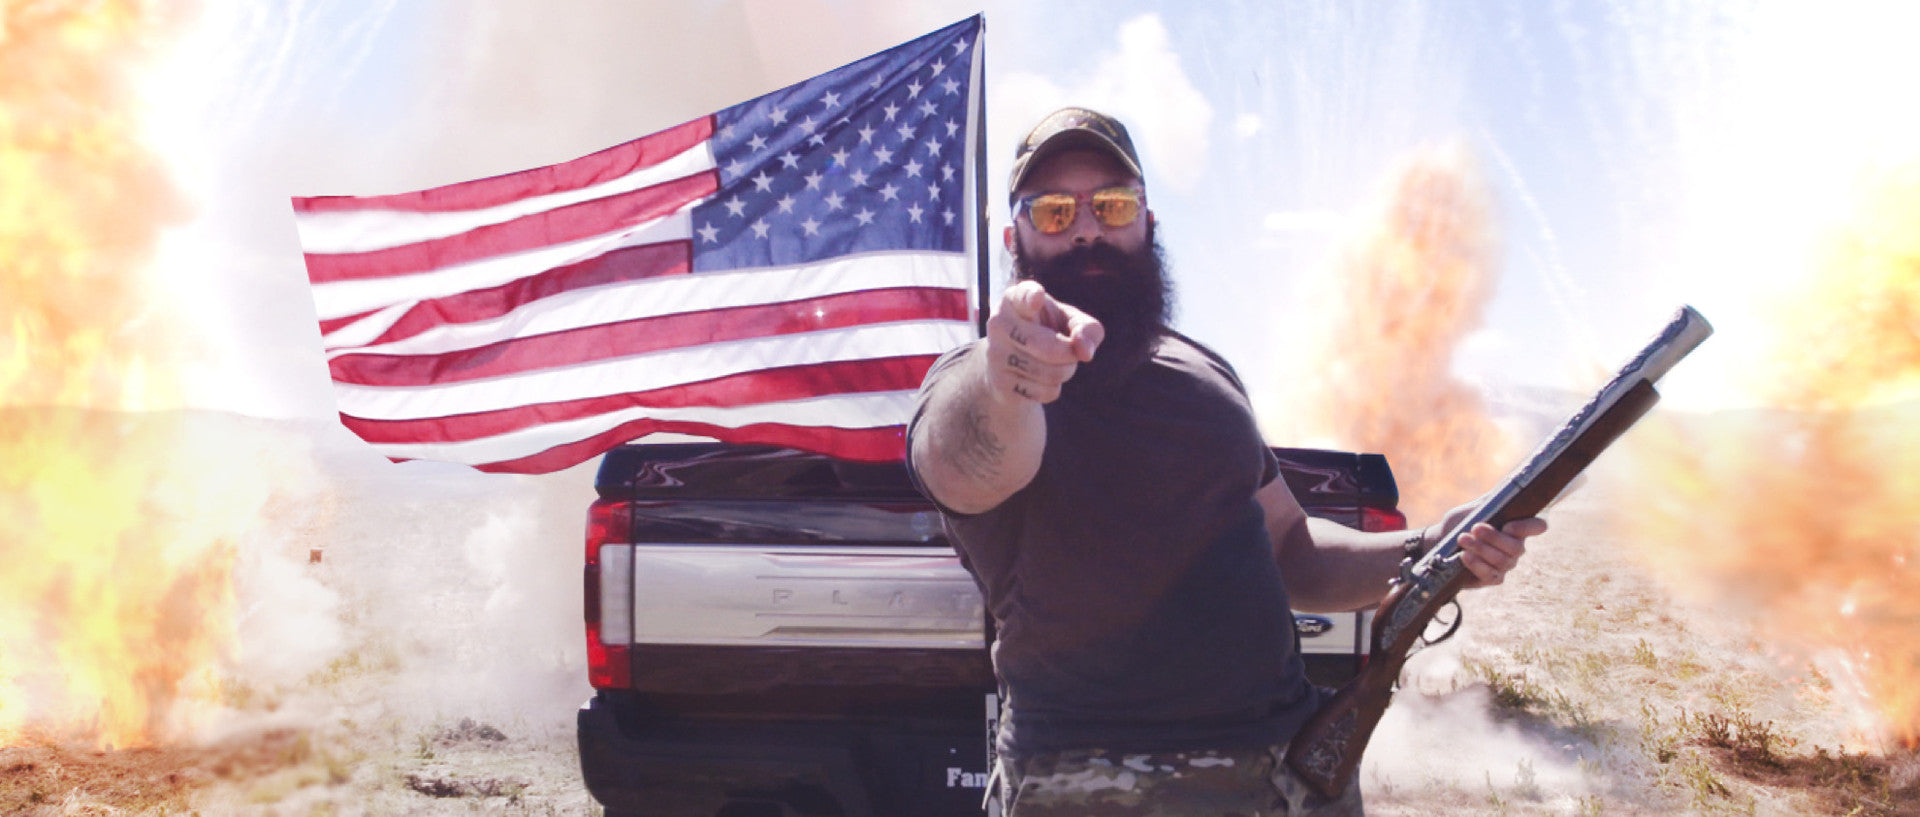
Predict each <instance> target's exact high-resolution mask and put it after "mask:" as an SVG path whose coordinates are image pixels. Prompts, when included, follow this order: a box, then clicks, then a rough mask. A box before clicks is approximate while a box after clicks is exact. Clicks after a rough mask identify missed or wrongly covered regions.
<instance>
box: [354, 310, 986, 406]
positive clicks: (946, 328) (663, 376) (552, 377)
mask: <svg viewBox="0 0 1920 817" xmlns="http://www.w3.org/2000/svg"><path fill="white" fill-rule="evenodd" d="M969 329H970V326H969V324H967V323H966V322H964V321H947V320H942V321H903V322H900V323H885V324H875V325H867V326H855V327H850V328H845V329H830V330H825V331H820V332H808V333H805V334H799V335H775V336H772V337H767V338H755V339H750V340H740V341H728V342H724V343H708V344H702V345H699V346H689V347H683V348H678V349H668V350H664V351H659V352H650V353H647V354H643V355H635V356H632V357H626V358H614V359H611V360H596V361H592V362H589V363H580V364H574V365H571V366H564V367H557V368H553V369H543V370H539V371H533V372H528V373H526V374H520V375H513V376H508V377H497V378H492V379H488V380H475V381H471V382H466V383H454V384H449V385H441V386H361V385H354V384H349V383H335V384H334V394H335V396H336V397H337V398H338V400H339V406H340V411H341V413H343V414H348V415H351V416H354V417H360V418H364V419H368V420H412V419H417V418H422V417H446V416H451V415H455V414H468V413H472V412H481V411H497V410H501V409H511V408H520V407H523V406H530V405H534V404H538V403H552V402H560V401H564V400H579V399H583V398H588V397H603V396H606V395H609V394H626V393H628V392H638V391H647V390H650V389H658V388H665V387H668V386H675V385H679V384H682V383H692V382H698V381H703V380H711V379H713V378H717V377H725V376H728V375H734V374H740V373H743V372H751V371H758V370H761V369H771V368H777V367H782V366H803V365H807V364H813V363H826V362H832V361H844V360H866V359H870V358H879V357H897V356H901V355H931V354H940V353H942V352H945V351H947V350H949V349H952V348H954V347H955V346H959V345H960V344H962V343H965V342H967V341H968V340H971V339H972V333H971V332H970V331H969Z"/></svg>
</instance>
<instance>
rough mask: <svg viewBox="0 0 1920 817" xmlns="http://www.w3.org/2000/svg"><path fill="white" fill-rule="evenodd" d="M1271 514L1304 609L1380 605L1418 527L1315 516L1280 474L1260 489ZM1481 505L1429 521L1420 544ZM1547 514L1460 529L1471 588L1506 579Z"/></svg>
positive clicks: (1278, 557)
mask: <svg viewBox="0 0 1920 817" xmlns="http://www.w3.org/2000/svg"><path fill="white" fill-rule="evenodd" d="M1255 497H1256V499H1258V500H1259V502H1260V508H1261V510H1262V511H1263V512H1264V513H1265V514H1266V519H1267V535H1268V536H1269V537H1271V538H1272V541H1273V558H1274V561H1275V562H1276V563H1277V564H1279V565H1280V576H1281V579H1282V580H1283V581H1284V582H1286V585H1287V595H1288V596H1289V598H1290V599H1291V601H1292V603H1293V606H1294V607H1295V608H1296V609H1300V610H1307V611H1319V612H1333V611H1346V610H1358V609H1361V608H1365V607H1371V606H1373V605H1376V604H1379V603H1380V599H1381V598H1383V597H1384V596H1386V594H1387V583H1388V582H1389V581H1390V580H1392V579H1393V578H1394V577H1396V576H1398V575H1399V574H1400V560H1401V559H1404V558H1406V556H1407V541H1408V539H1409V538H1411V537H1412V536H1414V535H1415V531H1411V530H1404V531H1384V532H1379V533H1365V532H1362V531H1357V530H1354V529H1352V528H1349V527H1347V526H1345V525H1340V524H1337V523H1334V522H1328V521H1326V520H1324V519H1313V518H1310V517H1308V516H1307V514H1306V511H1304V510H1302V509H1301V508H1300V503H1299V502H1298V501H1297V500H1295V499H1294V498H1293V492H1292V491H1289V490H1287V484H1286V480H1284V479H1275V480H1273V481H1272V482H1269V483H1267V485H1266V487H1264V488H1261V489H1260V492H1259V493H1258V494H1256V495H1255ZM1473 508H1474V505H1473V504H1467V505H1462V506H1460V507H1458V508H1455V509H1453V510H1452V511H1449V512H1448V513H1447V515H1446V517H1445V518H1443V519H1442V520H1441V521H1440V522H1439V523H1436V524H1433V525H1429V526H1427V527H1425V528H1421V529H1420V530H1419V531H1418V534H1419V535H1420V537H1421V540H1420V548H1421V549H1422V550H1426V549H1430V548H1432V547H1433V546H1434V545H1436V544H1438V542H1437V541H1435V537H1438V536H1441V535H1443V534H1444V533H1445V532H1446V531H1447V530H1450V529H1451V528H1452V527H1453V525H1454V524H1455V523H1456V522H1458V521H1459V520H1460V519H1461V518H1463V517H1464V516H1465V515H1466V514H1468V513H1471V512H1472V510H1473ZM1546 530H1547V523H1546V521H1545V520H1542V519H1537V518H1530V519H1517V520H1514V521H1512V522H1508V523H1507V524H1506V525H1504V526H1502V527H1501V528H1499V529H1495V528H1494V527H1493V526H1492V525H1487V524H1481V525H1476V526H1474V528H1473V530H1471V531H1468V532H1466V533H1464V534H1462V535H1461V536H1460V550H1461V557H1460V559H1461V562H1462V563H1463V564H1465V565H1466V567H1467V570H1468V572H1470V573H1472V574H1473V577H1474V578H1473V580H1472V581H1471V582H1469V583H1468V585H1467V586H1468V587H1487V586H1490V585H1496V584H1499V583H1501V582H1503V581H1505V580H1506V575H1507V573H1508V572H1510V571H1512V570H1513V567H1514V565H1515V564H1517V563H1518V562H1519V560H1520V557H1521V556H1523V555H1525V553H1526V551H1527V543H1526V540H1527V539H1528V538H1531V537H1534V536H1538V535H1540V534H1542V533H1545V532H1546Z"/></svg>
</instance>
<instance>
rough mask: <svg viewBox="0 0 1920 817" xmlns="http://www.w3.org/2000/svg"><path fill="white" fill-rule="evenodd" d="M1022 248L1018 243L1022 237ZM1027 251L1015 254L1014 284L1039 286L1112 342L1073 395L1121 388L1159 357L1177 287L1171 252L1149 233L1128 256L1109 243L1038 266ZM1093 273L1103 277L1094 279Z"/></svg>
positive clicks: (1079, 375)
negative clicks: (1092, 323)
mask: <svg viewBox="0 0 1920 817" xmlns="http://www.w3.org/2000/svg"><path fill="white" fill-rule="evenodd" d="M1016 243H1017V237H1016ZM1024 249H1025V248H1024V247H1016V249H1015V253H1014V278H1015V279H1016V280H1034V281H1038V282H1040V285H1041V286H1043V287H1046V290H1047V294H1049V295H1052V296H1053V297H1055V298H1058V299H1060V300H1062V301H1065V302H1066V303H1069V304H1072V305H1074V306H1076V307H1079V308H1080V309H1081V310H1083V311H1085V312H1086V313H1087V314H1089V315H1092V316H1093V317H1095V318H1097V319H1099V321H1100V323H1101V325H1102V326H1103V327H1104V328H1105V329H1106V332H1107V335H1106V339H1105V340H1103V341H1101V343H1100V349H1099V350H1098V351H1097V352H1095V353H1094V356H1093V360H1091V361H1089V362H1087V363H1083V364H1080V369H1079V371H1077V372H1076V373H1075V374H1074V377H1073V379H1072V380H1069V381H1067V388H1068V390H1069V391H1071V390H1075V389H1076V384H1079V385H1080V386H1082V387H1101V386H1111V385H1115V384H1118V383H1119V382H1120V381H1122V380H1124V379H1125V378H1126V376H1127V375H1129V374H1131V373H1132V372H1133V371H1134V370H1135V369H1137V368H1139V367H1140V364H1142V363H1145V362H1146V361H1147V358H1149V357H1151V356H1152V355H1153V351H1154V349H1155V348H1156V347H1157V346H1158V344H1159V341H1160V337H1161V335H1163V334H1165V333H1166V332H1167V330H1168V326H1167V324H1168V321H1169V319H1170V318H1171V317H1172V314H1173V281H1172V280H1171V279H1170V278H1168V276H1167V264H1166V252H1165V250H1164V249H1162V248H1161V246H1160V240H1159V238H1158V237H1157V236H1155V235H1154V234H1153V228H1152V227H1151V226H1149V227H1148V228H1147V243H1146V244H1145V245H1144V246H1142V247H1141V248H1140V249H1138V250H1135V251H1133V252H1126V251H1124V250H1121V249H1119V248H1118V247H1115V246H1113V245H1112V244H1108V243H1106V242H1104V241H1096V242H1094V243H1092V244H1088V245H1084V246H1080V247H1075V248H1073V249H1072V250H1069V251H1067V252H1066V253H1063V254H1061V255H1059V256H1056V257H1054V258H1051V259H1048V260H1046V261H1043V262H1040V263H1038V264H1029V263H1026V262H1025V261H1024V260H1023V259H1025V258H1027V257H1028V256H1027V254H1026V253H1025V252H1024V251H1023V250H1024ZM1088 267H1099V268H1100V270H1101V272H1102V274H1100V275H1088V274H1087V268H1088Z"/></svg>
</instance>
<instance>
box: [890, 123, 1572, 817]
mask: <svg viewBox="0 0 1920 817" xmlns="http://www.w3.org/2000/svg"><path fill="white" fill-rule="evenodd" d="M1008 188H1009V190H1010V192H1011V198H1012V204H1013V211H1014V223H1013V226H1011V227H1009V228H1008V229H1007V232H1006V235H1005V241H1006V244H1007V247H1008V249H1009V250H1010V251H1011V252H1012V256H1013V262H1014V271H1015V277H1016V279H1017V281H1016V282H1015V283H1014V284H1012V285H1011V286H1009V287H1008V288H1007V289H1006V292H1005V294H1004V295H1003V296H1002V298H1001V300H1000V307H999V309H998V310H997V311H996V313H995V314H994V315H993V317H992V319H991V320H989V321H988V323H987V336H986V337H984V338H982V339H980V340H977V341H974V342H973V343H970V344H968V345H966V346H963V347H961V348H959V349H956V350H954V351H952V352H950V353H948V354H947V355H945V356H944V357H942V358H941V359H940V361H939V362H938V363H936V364H935V365H934V367H933V368H932V369H931V370H930V371H929V372H928V374H927V378H926V381H925V383H924V384H923V385H922V386H921V390H920V395H919V405H918V408H917V411H916V412H915V414H914V418H913V421H912V422H911V424H910V425H909V427H908V449H909V452H908V466H909V470H910V472H911V473H912V474H913V475H914V478H915V479H916V480H917V481H918V482H919V484H920V487H921V489H922V490H923V491H924V492H925V493H926V494H927V495H928V496H929V497H931V498H932V499H933V500H934V501H935V502H936V503H937V504H938V505H939V506H940V508H941V511H942V513H943V516H944V519H945V522H946V525H947V531H948V534H949V538H950V539H951V540H952V541H953V543H954V545H955V547H956V549H957V550H958V551H959V553H960V555H961V557H962V560H963V562H964V563H965V564H966V566H967V569H968V570H969V571H971V572H972V573H973V575H974V577H975V579H976V580H978V581H979V583H980V586H981V589H982V591H983V593H984V595H985V596H986V599H987V606H988V610H989V611H990V612H991V613H992V615H993V617H994V621H995V623H996V625H997V637H996V640H995V642H994V645H993V663H994V671H995V673H996V675H997V676H998V678H999V683H1000V686H1001V690H1002V693H1003V694H1002V701H1003V711H1002V715H1001V720H1000V732H999V735H998V738H997V747H998V749H999V756H1000V758H1001V762H1000V764H999V766H998V768H996V769H995V775H996V777H997V779H998V788H999V793H1000V797H1001V802H1002V804H1003V806H1004V810H1005V813H1006V814H1008V815H1013V816H1014V817H1041V815H1051V814H1073V815H1086V814H1102V815H1105V814H1180V815H1197V814H1237V815H1253V814H1261V815H1273V814H1287V815H1307V814H1312V815H1322V814H1326V815H1353V814H1360V813H1361V804H1360V794H1359V791H1358V785H1357V783H1356V784H1355V785H1354V786H1351V787H1349V790H1348V791H1347V792H1345V793H1344V794H1343V795H1342V796H1341V797H1338V798H1335V799H1333V800H1331V801H1329V800H1326V799H1324V798H1321V797H1319V796H1318V795H1315V794H1314V793H1312V792H1311V791H1310V790H1309V789H1308V788H1307V787H1306V786H1305V785H1304V784H1303V783H1301V782H1300V781H1299V780H1298V779H1296V778H1294V777H1293V776H1292V775H1291V773H1290V772H1289V771H1288V770H1287V768H1286V766H1285V765H1284V764H1283V763H1282V762H1281V758H1282V757H1284V755H1285V751H1286V746H1287V742H1288V741H1289V740H1291V739H1292V737H1293V735H1294V733H1295V732H1296V731H1297V730H1298V729H1299V728H1300V726H1301V725H1302V724H1303V723H1304V722H1305V721H1306V720H1307V718H1308V717H1309V716H1310V715H1311V714H1312V713H1313V712H1314V711H1315V709H1316V708H1317V707H1318V706H1319V705H1320V703H1321V696H1322V693H1321V691H1320V690H1318V689H1316V688H1315V687H1314V686H1313V685H1312V684H1310V683H1308V682H1307V679H1306V674H1305V667H1304V664H1303V662H1302V661H1301V658H1300V656H1299V653H1298V648H1297V642H1296V640H1295V637H1294V634H1293V629H1292V628H1293V618H1292V615H1291V613H1290V609H1292V608H1296V607H1297V608H1299V609H1305V610H1355V609H1360V608H1362V607H1366V606H1370V605H1375V604H1378V603H1379V601H1380V599H1381V597H1382V596H1383V595H1384V593H1385V591H1386V589H1387V584H1388V579H1390V578H1391V577H1393V576H1395V575H1397V571H1398V566H1399V563H1400V560H1401V559H1402V558H1404V557H1406V556H1407V555H1408V554H1409V553H1410V552H1418V551H1419V550H1421V549H1423V548H1426V547H1431V546H1432V545H1433V544H1437V543H1436V542H1431V541H1429V540H1430V539H1431V538H1432V536H1431V528H1428V529H1423V530H1422V531H1421V532H1420V533H1419V534H1418V535H1417V536H1415V537H1413V538H1408V537H1407V536H1406V535H1405V534H1404V532H1402V533H1389V534H1366V533H1361V532H1359V531H1355V530H1352V529H1350V528H1346V527H1343V526H1340V525H1336V524H1331V523H1324V522H1322V521H1320V520H1309V519H1308V518H1307V516H1306V514H1305V512H1303V511H1302V510H1301V509H1300V506H1299V504H1298V503H1297V502H1296V501H1295V500H1294V498H1293V495H1292V494H1291V493H1289V492H1288V490H1287V488H1286V484H1285V481H1284V480H1281V479H1278V478H1277V477H1278V474H1279V471H1278V463H1277V462H1276V461H1275V459H1274V456H1273V454H1272V452H1271V451H1270V450H1269V449H1268V447H1267V444H1266V442H1265V441H1264V440H1263V439H1262V438H1261V436H1260V432H1259V430H1258V428H1257V427H1256V426H1255V423H1254V419H1253V411H1252V409H1251V407H1250V406H1249V405H1248V402H1247V398H1246V394H1245V389H1244V388H1243V387H1242V386H1241V384H1240V381H1239V379H1238V377H1237V376H1236V375H1235V374H1234V372H1233V368H1232V367H1231V366H1229V365H1228V364H1227V362H1226V361H1225V360H1223V359H1221V358H1220V357H1219V356H1218V355H1216V354H1214V353H1213V352H1212V351H1210V350H1208V349H1207V348H1205V347H1203V346H1201V345H1200V344H1198V343H1196V342H1194V341H1193V340H1191V339H1188V338H1186V337H1185V336H1183V335H1181V334H1179V333H1178V332H1175V331H1173V330H1172V329H1171V328H1170V327H1169V326H1168V316H1169V314H1170V307H1171V291H1172V289H1171V286H1170V284H1169V282H1168V280H1167V276H1166V269H1165V265H1164V264H1163V263H1162V253H1161V252H1160V249H1159V246H1158V244H1157V242H1156V241H1155V239H1154V234H1153V232H1154V223H1155V222H1154V215H1153V213H1152V211H1151V210H1149V209H1147V207H1146V185H1145V181H1144V177H1143V175H1142V174H1141V171H1140V159H1139V156H1138V154H1137V153H1136V152H1135V150H1134V146H1133V141H1132V139H1131V138H1130V137H1129V136H1128V134H1127V131H1126V128H1125V126H1123V125H1122V124H1121V123H1119V122H1118V121H1116V120H1114V119H1112V118H1110V117H1107V116H1105V115H1102V114H1099V113H1095V112H1093V111H1089V110H1086V109H1083V108H1067V109H1063V110H1060V111H1057V112H1055V113H1053V114H1051V115H1049V116H1048V117H1046V118H1045V119H1043V120H1042V121H1041V122H1040V123H1039V125H1037V126H1036V127H1035V128H1034V129H1033V131H1032V132H1031V133H1029V134H1028V135H1027V137H1026V139H1024V140H1023V141H1022V142H1021V144H1020V146H1019V148H1018V152H1017V154H1016V156H1015V160H1014V166H1013V173H1012V177H1011V180H1010V182H1009V185H1008ZM1467 510H1468V508H1461V509H1456V510H1455V511H1454V512H1452V513H1451V514H1450V515H1449V519H1448V520H1446V521H1443V522H1442V523H1441V525H1442V527H1441V530H1442V531H1444V530H1446V529H1448V528H1447V527H1445V525H1446V524H1447V522H1450V521H1452V520H1457V519H1458V518H1460V515H1461V514H1464V513H1465V512H1467ZM1545 530H1546V523H1545V522H1543V521H1541V520H1539V519H1526V520H1520V521H1516V522H1512V523H1509V524H1507V525H1506V526H1504V528H1502V529H1499V530H1496V529H1494V528H1493V527H1491V526H1488V525H1480V526H1478V527H1477V528H1476V529H1475V530H1473V531H1471V532H1468V533H1466V534H1465V535H1463V536H1462V537H1461V539H1460V545H1461V547H1462V548H1463V550H1464V556H1463V560H1464V561H1465V563H1466V565H1467V567H1468V569H1469V570H1470V571H1471V572H1472V573H1473V575H1474V577H1475V580H1474V581H1475V583H1476V584H1477V585H1488V584H1497V583H1499V582H1500V581H1501V580H1502V579H1503V577H1504V576H1505V575H1506V573H1507V572H1508V571H1509V570H1511V569H1513V566H1514V564H1515V562H1516V561H1517V560H1518V559H1519V558H1520V556H1521V554H1522V553H1523V552H1524V551H1525V539H1526V538H1528V537H1530V536H1535V535H1538V534H1540V533H1542V532H1544V531H1545Z"/></svg>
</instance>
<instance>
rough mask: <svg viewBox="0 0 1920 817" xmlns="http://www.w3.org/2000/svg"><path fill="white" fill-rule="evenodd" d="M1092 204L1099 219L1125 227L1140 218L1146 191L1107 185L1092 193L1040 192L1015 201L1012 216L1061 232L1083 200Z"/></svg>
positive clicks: (1044, 230) (1048, 232)
mask: <svg viewBox="0 0 1920 817" xmlns="http://www.w3.org/2000/svg"><path fill="white" fill-rule="evenodd" d="M1083 199H1084V200H1086V201H1087V202H1088V204H1089V205H1090V206H1092V208H1093V217H1094V219H1095V220H1096V221H1099V222H1100V223H1101V224H1103V225H1105V226H1108V227H1125V226H1127V225H1129V224H1132V223H1133V222H1134V220H1135V219H1138V218H1140V209H1141V207H1142V206H1143V205H1145V204H1146V201H1147V194H1146V191H1143V190H1140V189H1139V188H1135V187H1106V188H1102V189H1099V190H1095V191H1093V192H1092V193H1080V194H1077V195H1076V194H1073V193H1040V194H1036V195H1032V196H1021V197H1020V198H1019V199H1018V200H1016V201H1014V203H1013V217H1014V218H1019V217H1020V216H1021V215H1023V214H1024V215H1025V216H1026V217H1027V223H1029V224H1032V225H1033V228H1034V229H1036V230H1039V231H1040V232H1041V233H1044V234H1046V235H1058V234H1060V233H1063V232H1066V230H1067V228H1068V227H1071V226H1073V219H1074V216H1075V215H1076V214H1077V213H1078V210H1079V206H1080V202H1081V200H1083Z"/></svg>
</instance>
